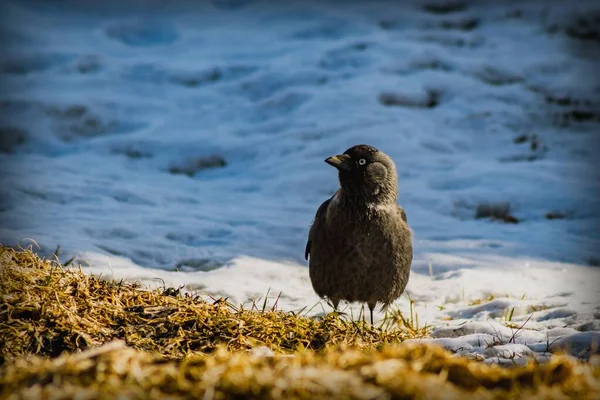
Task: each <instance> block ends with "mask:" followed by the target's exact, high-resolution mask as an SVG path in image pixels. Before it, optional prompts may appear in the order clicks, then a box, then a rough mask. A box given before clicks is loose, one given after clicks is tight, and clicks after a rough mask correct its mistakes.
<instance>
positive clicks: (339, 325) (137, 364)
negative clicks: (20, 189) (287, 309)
mask: <svg viewBox="0 0 600 400" xmlns="http://www.w3.org/2000/svg"><path fill="white" fill-rule="evenodd" d="M0 266H1V268H2V269H1V273H0V295H1V296H2V301H1V306H0V337H1V338H2V340H3V345H2V348H1V352H2V359H1V363H2V364H1V365H0V398H7V399H21V398H23V399H24V398H28V399H32V398H36V399H37V398H73V397H75V396H78V398H107V399H112V398H116V396H117V395H120V396H122V397H120V398H139V399H142V398H144V399H145V398H152V399H163V398H172V399H183V398H186V399H188V398H189V399H192V398H194V399H199V398H201V399H219V398H249V397H250V398H298V399H313V398H357V399H358V398H361V399H367V398H369V399H370V398H382V399H383V398H403V399H409V398H415V399H418V398H423V399H424V398H427V399H435V398H444V399H452V398H456V399H463V398H465V399H468V398H471V399H474V398H477V399H487V398H489V399H507V398H509V399H510V398H515V399H516V398H552V399H561V398H590V399H592V398H600V384H599V381H600V366H598V365H597V364H594V363H593V362H591V363H589V364H583V363H581V362H579V361H576V360H573V359H571V358H567V357H555V358H553V359H552V360H551V361H550V362H549V363H547V364H544V365H535V364H534V363H530V364H529V365H527V366H525V367H518V368H511V369H506V368H501V367H497V366H488V365H484V364H482V363H478V362H475V361H469V360H466V359H463V358H459V357H456V356H454V355H452V354H451V353H449V352H447V351H444V350H442V349H441V348H438V347H433V346H426V345H419V344H415V343H411V344H408V343H407V344H398V342H401V341H402V340H403V339H404V338H405V337H408V336H412V335H414V331H410V330H409V329H407V328H406V327H405V326H404V327H403V326H401V325H402V324H400V326H395V327H389V328H388V329H386V330H382V329H380V328H373V327H370V326H369V325H368V324H363V323H358V322H352V321H345V320H342V319H339V318H337V317H335V316H333V315H330V316H327V317H325V318H323V319H311V318H308V317H302V316H297V315H294V314H291V313H284V312H279V311H274V310H264V311H262V310H258V311H257V310H243V309H238V308H235V307H233V306H231V305H229V304H227V303H226V302H225V301H223V300H219V301H216V302H214V303H207V302H204V301H202V300H200V299H198V298H195V297H192V296H189V295H187V296H185V295H181V294H180V293H179V292H178V291H176V290H172V289H171V290H143V289H142V288H140V287H137V286H136V285H134V284H130V283H123V282H121V283H111V282H106V281H103V280H100V279H98V278H95V277H91V276H88V275H85V274H83V273H82V272H80V271H78V270H77V269H67V268H64V267H62V266H60V265H58V264H56V263H54V262H52V261H48V260H40V259H39V258H38V257H37V256H35V255H34V254H33V253H32V252H31V251H29V250H14V249H10V248H6V247H2V248H0ZM400 320H404V318H400ZM404 324H406V321H405V322H404ZM408 325H411V324H410V323H408ZM257 346H266V347H269V348H270V349H272V350H273V351H274V352H275V353H274V354H273V355H260V354H255V353H254V352H248V351H245V350H248V349H251V348H254V347H257Z"/></svg>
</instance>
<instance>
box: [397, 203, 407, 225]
mask: <svg viewBox="0 0 600 400" xmlns="http://www.w3.org/2000/svg"><path fill="white" fill-rule="evenodd" d="M398 211H400V216H401V217H402V219H403V220H404V222H408V220H407V219H406V212H404V208H402V207H401V206H400V205H398Z"/></svg>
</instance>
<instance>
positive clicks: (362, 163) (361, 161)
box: [358, 158, 367, 165]
mask: <svg viewBox="0 0 600 400" xmlns="http://www.w3.org/2000/svg"><path fill="white" fill-rule="evenodd" d="M366 163H367V160H365V159H364V158H361V159H360V160H358V165H365V164H366Z"/></svg>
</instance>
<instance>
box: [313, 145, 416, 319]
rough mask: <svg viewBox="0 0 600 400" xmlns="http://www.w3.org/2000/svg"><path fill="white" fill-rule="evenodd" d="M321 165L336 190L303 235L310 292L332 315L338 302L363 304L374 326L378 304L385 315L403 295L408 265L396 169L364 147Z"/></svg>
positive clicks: (410, 254) (409, 241)
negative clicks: (333, 172)
mask: <svg viewBox="0 0 600 400" xmlns="http://www.w3.org/2000/svg"><path fill="white" fill-rule="evenodd" d="M325 162H326V163H327V164H329V165H331V166H333V167H335V168H337V170H338V179H339V184H340V187H339V189H338V190H337V191H336V192H335V193H334V194H333V196H331V197H330V198H329V199H327V200H325V201H324V202H323V203H322V204H321V205H320V206H319V208H318V209H317V212H316V215H315V217H314V220H313V222H312V224H311V226H310V230H309V232H308V241H307V243H306V249H305V252H304V258H305V260H308V261H309V275H310V280H311V283H312V287H313V289H314V291H315V293H316V294H317V295H319V297H320V298H322V299H325V298H326V299H328V300H329V301H330V302H331V304H332V305H333V308H334V310H336V311H337V309H338V305H339V303H340V301H346V302H349V303H353V302H360V303H362V304H364V303H367V305H368V307H369V311H370V317H371V325H373V312H374V310H375V307H376V306H377V304H379V303H381V304H382V307H381V310H385V309H386V308H387V307H388V306H389V305H390V304H391V303H392V302H394V301H395V300H396V299H397V298H399V297H400V296H401V295H402V293H403V292H404V289H405V288H406V285H407V283H408V279H409V276H410V267H411V263H412V259H413V248H412V230H411V228H410V227H409V225H408V220H407V217H406V212H405V211H404V209H403V208H402V207H401V206H400V205H399V204H398V173H397V171H396V165H395V164H394V161H393V160H392V159H391V158H390V157H389V156H388V155H387V154H385V153H384V152H382V151H380V150H378V149H377V148H375V147H373V146H370V145H367V144H359V145H355V146H353V147H350V148H349V149H347V150H346V151H345V152H344V153H343V154H339V155H334V156H331V157H328V158H327V159H326V160H325Z"/></svg>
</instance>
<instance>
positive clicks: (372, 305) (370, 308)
mask: <svg viewBox="0 0 600 400" xmlns="http://www.w3.org/2000/svg"><path fill="white" fill-rule="evenodd" d="M368 304H369V311H370V312H371V325H373V310H375V306H376V305H377V303H368Z"/></svg>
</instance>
